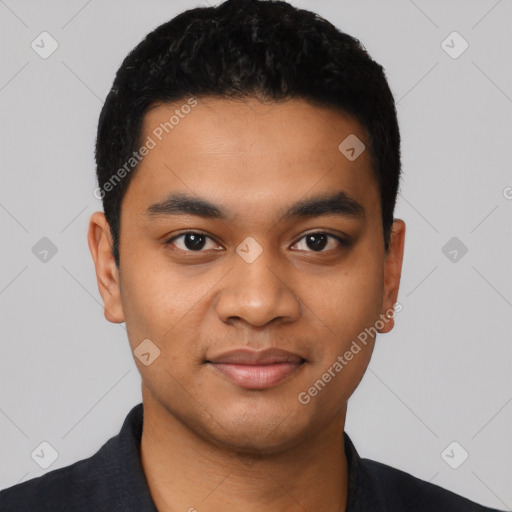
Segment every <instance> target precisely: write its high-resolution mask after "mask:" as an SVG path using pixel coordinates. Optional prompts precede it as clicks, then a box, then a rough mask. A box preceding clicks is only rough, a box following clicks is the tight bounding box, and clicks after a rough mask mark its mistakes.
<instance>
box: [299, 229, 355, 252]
mask: <svg viewBox="0 0 512 512" xmlns="http://www.w3.org/2000/svg"><path fill="white" fill-rule="evenodd" d="M300 244H302V248H299V250H306V251H307V252H326V251H325V249H326V248H327V250H331V249H336V248H337V247H339V246H342V247H347V246H348V241H347V240H344V239H341V238H340V237H337V236H335V235H331V234H330V233H323V232H318V233H309V234H307V235H305V236H303V237H302V238H301V239H300V240H299V241H298V242H297V243H296V244H295V245H300Z"/></svg>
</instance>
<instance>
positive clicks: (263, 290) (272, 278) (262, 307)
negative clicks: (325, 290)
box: [216, 251, 301, 327]
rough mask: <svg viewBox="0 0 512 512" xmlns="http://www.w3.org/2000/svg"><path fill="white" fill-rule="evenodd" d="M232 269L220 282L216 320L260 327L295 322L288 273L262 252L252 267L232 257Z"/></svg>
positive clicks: (297, 307)
mask: <svg viewBox="0 0 512 512" xmlns="http://www.w3.org/2000/svg"><path fill="white" fill-rule="evenodd" d="M233 259H234V267H233V268H232V270H231V271H230V272H228V274H227V275H226V277H225V278H224V279H223V280H222V284H223V288H222V290H220V292H219V293H218V296H217V301H216V311H217V314H218V316H219V318H220V319H221V320H222V321H223V322H225V323H228V324H233V323H235V322H237V321H238V322H246V323H247V324H249V325H251V326H253V327H262V326H264V325H266V324H268V323H270V322H277V321H278V319H279V320H280V321H282V322H286V323H289V322H293V321H296V320H297V319H298V318H299V317H300V314H301V304H300V300H299V298H298V297H297V296H296V294H295V293H294V291H293V286H294V285H293V282H292V280H291V276H290V272H291V271H292V269H291V268H290V269H289V272H287V271H286V269H285V268H284V264H283V263H282V262H280V263H277V262H276V261H275V260H274V261H273V260H272V256H271V254H270V251H263V252H262V253H261V255H260V256H259V257H258V258H257V259H256V261H253V262H252V263H247V262H246V261H244V260H243V259H242V258H240V257H239V256H238V255H236V254H235V255H234V257H233Z"/></svg>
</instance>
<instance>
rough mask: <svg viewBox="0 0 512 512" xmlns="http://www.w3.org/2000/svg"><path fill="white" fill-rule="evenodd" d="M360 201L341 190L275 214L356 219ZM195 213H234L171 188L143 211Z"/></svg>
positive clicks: (220, 216)
mask: <svg viewBox="0 0 512 512" xmlns="http://www.w3.org/2000/svg"><path fill="white" fill-rule="evenodd" d="M365 213H366V212H365V209H364V207H363V205H362V204H361V203H359V202H357V201H356V200H355V199H353V198H352V197H350V196H349V195H348V194H347V193H345V192H343V191H338V192H336V193H334V194H323V195H320V196H315V197H309V198H307V199H303V200H301V201H298V202H296V203H294V204H293V205H291V206H290V207H289V208H287V209H286V210H285V211H284V212H282V213H281V215H280V216H279V218H280V219H281V220H285V221H289V220H292V219H297V218H311V217H319V216H321V215H338V216H342V217H350V218H356V219H361V220H362V219H364V218H365ZM187 214H188V215H196V216H198V217H203V218H206V219H220V220H229V219H232V218H233V217H234V214H233V213H231V212H230V211H229V210H227V209H225V208H224V207H222V206H219V205H216V204H214V203H212V202H210V201H208V200H206V199H203V198H199V197H194V196H191V195H189V194H185V193H183V192H173V193H171V194H169V195H168V196H167V197H166V198H165V199H164V200H162V201H159V202H157V203H154V204H152V205H151V206H149V207H148V208H147V210H146V211H145V215H146V216H149V217H159V216H174V215H187Z"/></svg>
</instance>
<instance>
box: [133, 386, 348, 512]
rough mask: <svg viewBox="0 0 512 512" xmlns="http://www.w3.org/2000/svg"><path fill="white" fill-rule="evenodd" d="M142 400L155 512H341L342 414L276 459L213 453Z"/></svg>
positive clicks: (143, 449) (145, 459)
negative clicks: (317, 511) (263, 511)
mask: <svg viewBox="0 0 512 512" xmlns="http://www.w3.org/2000/svg"><path fill="white" fill-rule="evenodd" d="M143 398H144V400H143V402H144V426H143V433H142V439H141V445H140V456H141V462H142V467H143V470H144V473H145V476H146V479H147V482H148V486H149V489H150V492H151V496H152V498H153V501H154V503H155V505H156V507H157V509H158V510H159V512H171V511H172V512H173V511H178V510H180V511H181V510H183V511H188V512H203V511H206V510H208V511H209V512H221V511H222V512H224V511H226V510H244V511H247V512H256V511H258V512H259V511H261V510H273V511H276V512H281V511H283V512H285V511H286V512H291V511H297V512H298V511H301V512H303V511H304V510H323V511H326V512H345V510H346V503H347V487H348V483H347V482H348V475H347V463H346V456H345V451H344V445H343V430H344V426H345V416H346V406H345V407H344V408H343V410H342V411H341V412H340V413H339V415H337V416H336V417H335V418H334V419H333V420H332V421H331V422H330V423H329V424H328V425H325V426H324V428H323V429H322V431H320V432H318V433H316V434H315V435H314V436H311V437H309V438H306V439H303V440H302V441H301V442H298V443H297V444H295V445H294V446H292V447H291V448H288V449H286V450H284V451H281V452H279V453H272V454H260V455H257V454H247V453H244V454H241V453H238V454H237V453H236V451H235V450H234V449H229V447H224V446H218V445H216V444H215V443H213V442H211V441H210V440H207V439H205V438H204V437H201V436H200V435H198V434H197V433H196V432H195V431H194V430H192V429H191V428H189V427H188V426H186V425H184V424H183V423H182V422H180V421H178V420H177V419H176V418H175V417H174V416H173V415H172V414H171V413H170V412H168V411H167V410H165V409H163V407H162V406H161V405H160V404H158V403H157V402H156V401H154V400H152V399H151V398H149V397H144V395H143ZM145 398H147V400H146V399H145Z"/></svg>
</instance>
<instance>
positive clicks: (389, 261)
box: [378, 219, 405, 333]
mask: <svg viewBox="0 0 512 512" xmlns="http://www.w3.org/2000/svg"><path fill="white" fill-rule="evenodd" d="M404 244H405V222H404V221H403V220H401V219H395V220H394V221H393V225H392V227H391V237H390V241H389V247H388V251H387V253H386V260H385V263H384V289H383V296H382V307H383V312H382V313H381V317H380V318H381V319H382V322H383V323H384V327H382V328H381V329H378V331H379V332H381V333H386V332H389V331H391V329H393V327H394V325H395V321H394V318H393V317H394V312H393V311H394V304H395V303H396V301H397V298H398V288H399V287H400V277H401V275H402V261H403V256H404ZM386 313H388V314H391V315H392V316H391V317H390V316H386Z"/></svg>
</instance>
